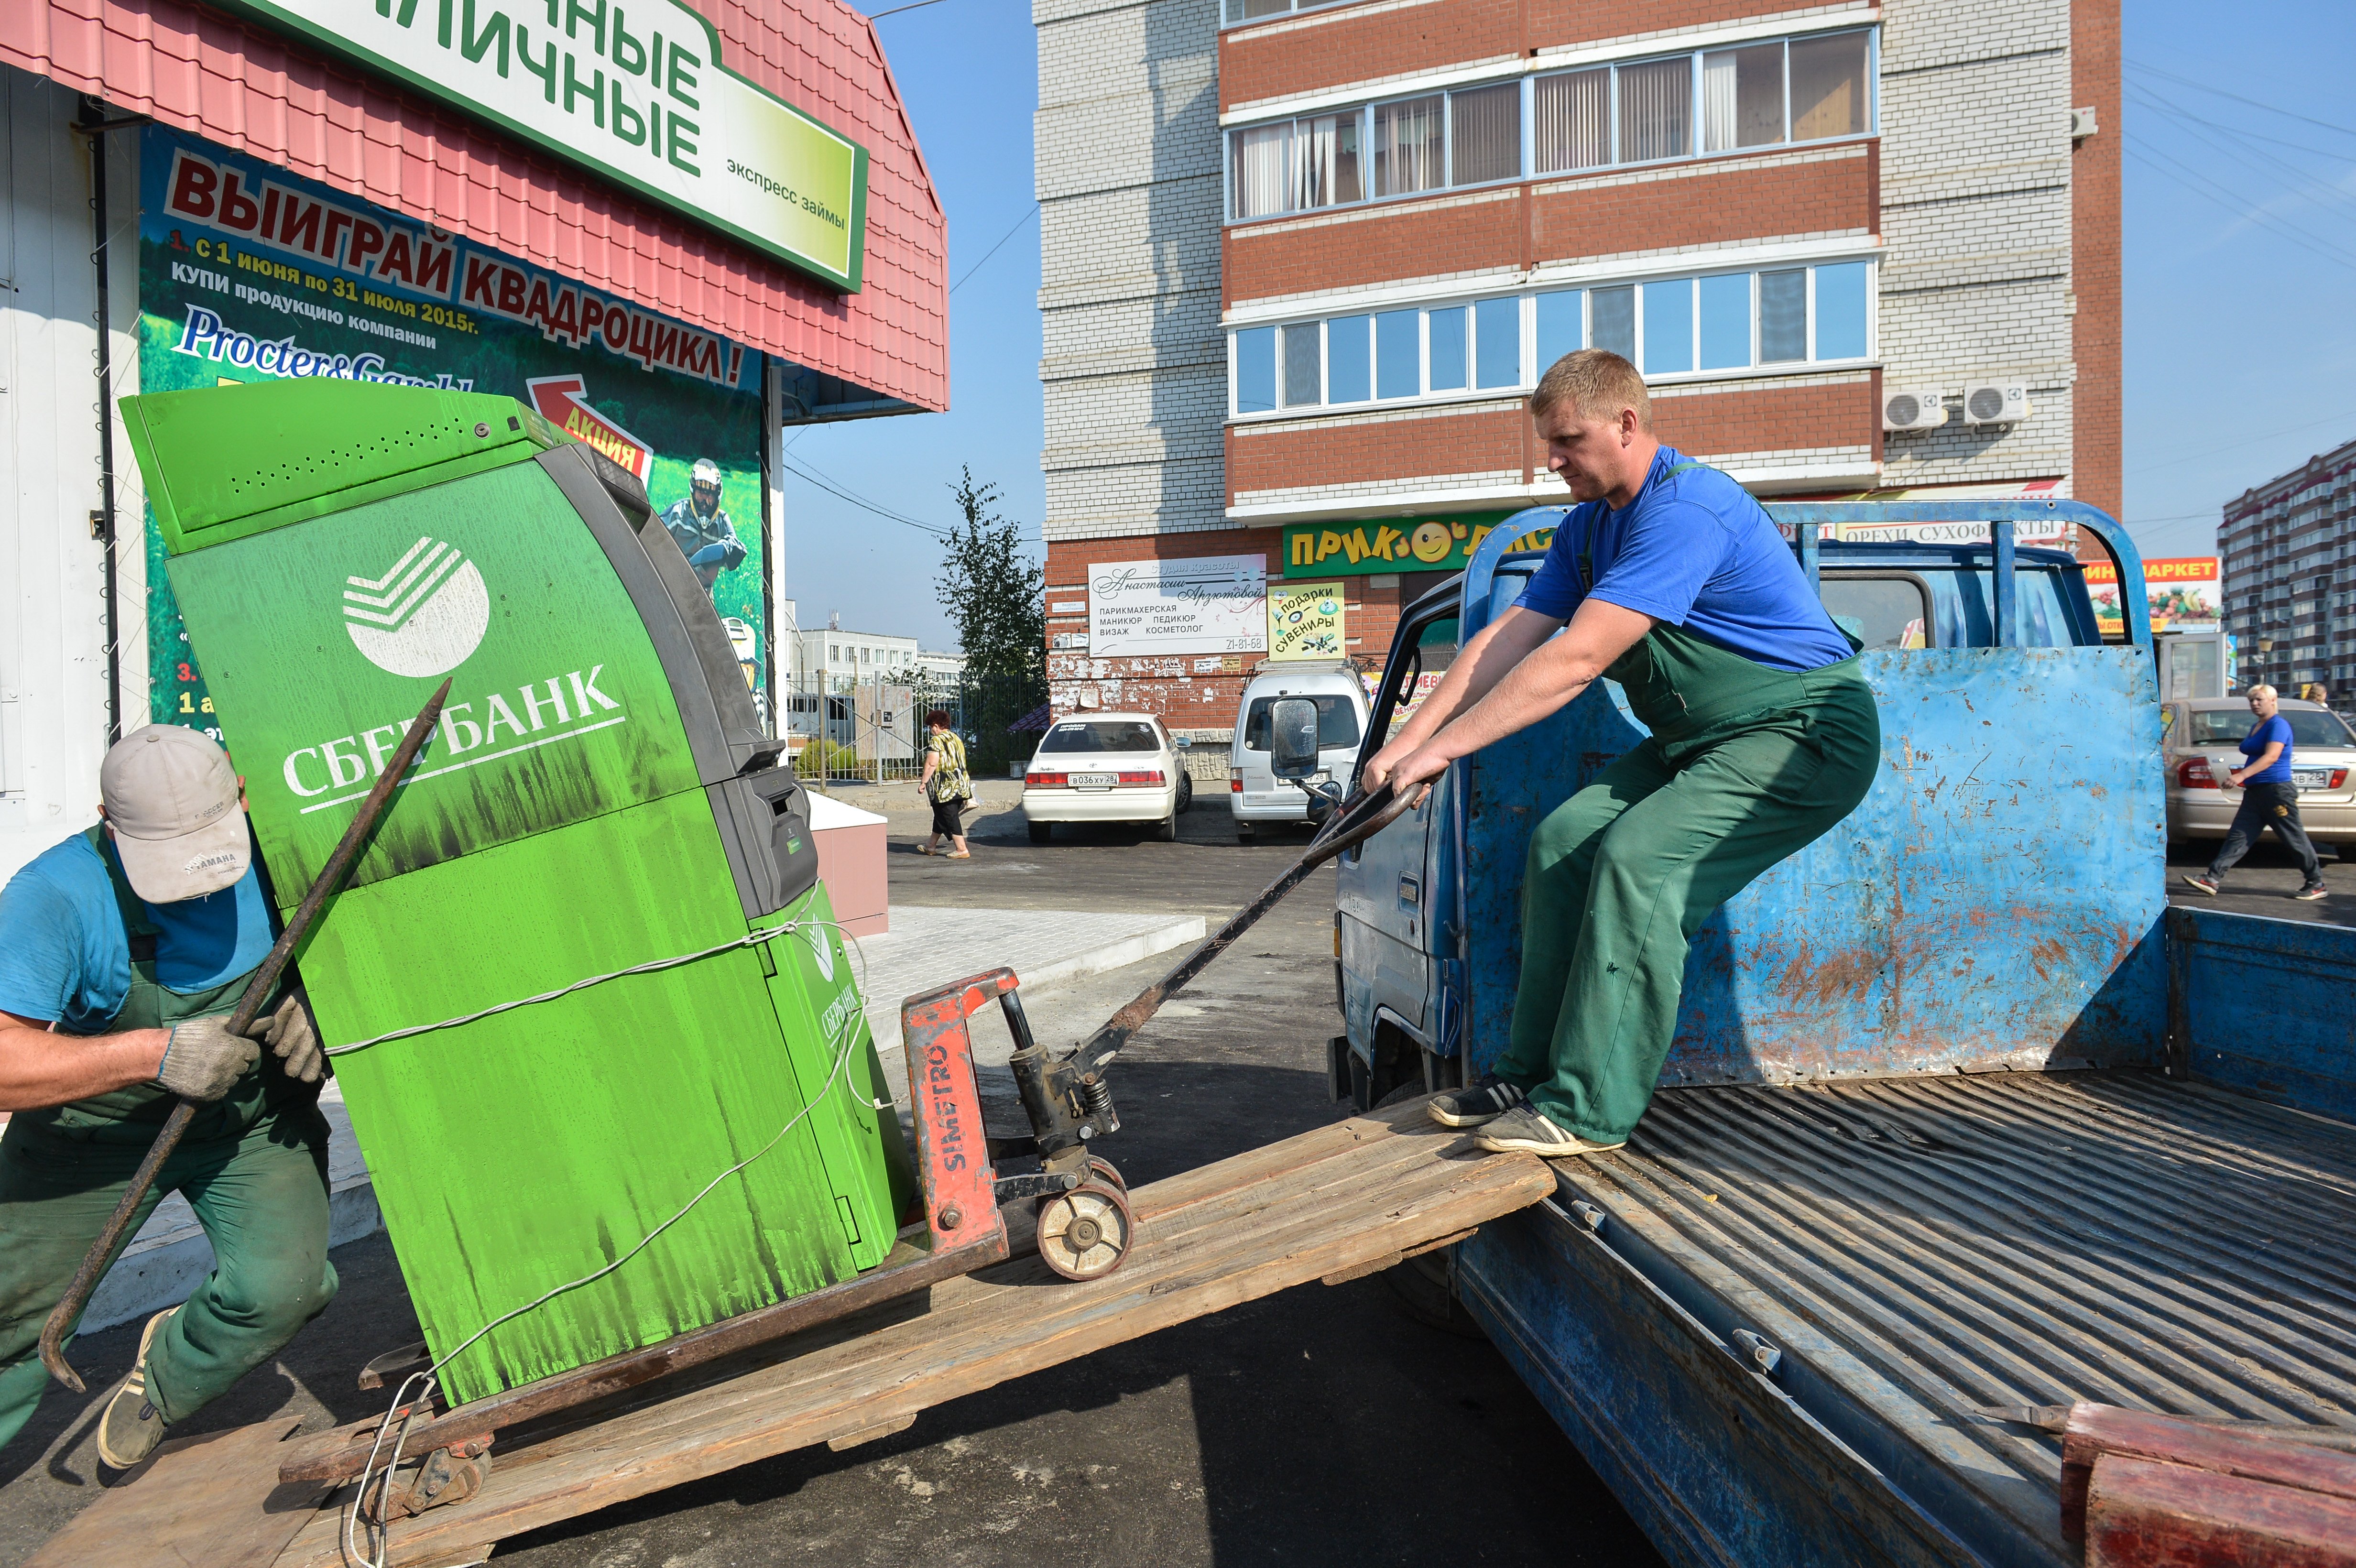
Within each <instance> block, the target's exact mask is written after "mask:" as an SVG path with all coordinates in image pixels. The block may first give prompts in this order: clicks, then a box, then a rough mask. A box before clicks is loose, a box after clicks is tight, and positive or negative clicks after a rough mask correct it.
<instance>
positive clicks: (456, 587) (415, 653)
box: [344, 538, 491, 676]
mask: <svg viewBox="0 0 2356 1568" xmlns="http://www.w3.org/2000/svg"><path fill="white" fill-rule="evenodd" d="M344 583H345V588H344V630H346V631H347V632H349V633H350V634H351V635H352V645H353V646H354V647H356V648H358V649H359V651H360V656H362V657H364V658H366V659H367V660H368V661H369V663H370V664H372V665H374V666H376V667H377V668H379V669H380V670H384V671H386V672H387V673H388V674H391V675H407V676H427V675H447V674H449V673H450V671H452V670H454V669H456V668H457V667H459V666H460V665H462V664H464V663H466V658H467V656H469V655H470V654H472V653H473V652H474V651H475V650H476V649H477V648H478V647H480V646H481V645H482V642H483V633H484V631H485V629H486V628H487V627H488V626H489V625H490V624H491V595H490V591H489V590H488V589H487V588H485V587H484V586H483V574H482V573H481V572H479V571H476V570H475V563H474V562H473V561H471V560H467V559H466V555H465V553H464V552H463V551H461V550H460V549H458V548H457V547H456V546H455V545H452V544H445V543H444V542H442V541H441V540H439V539H430V538H428V539H419V540H418V541H417V542H416V543H415V544H413V545H411V546H410V547H409V550H408V553H406V554H405V555H403V556H402V558H401V559H400V560H396V561H394V562H393V563H392V567H391V570H390V571H387V572H386V573H385V574H384V575H383V576H382V577H347V578H345V579H344Z"/></svg>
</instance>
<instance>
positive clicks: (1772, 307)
mask: <svg viewBox="0 0 2356 1568" xmlns="http://www.w3.org/2000/svg"><path fill="white" fill-rule="evenodd" d="M1806 357H1808V272H1807V269H1806V268H1804V267H1794V268H1793V269H1791V270H1790V271H1789V272H1762V273H1760V274H1759V362H1760V363H1761V364H1762V365H1779V364H1783V363H1785V362H1787V361H1790V360H1794V359H1805V358H1806Z"/></svg>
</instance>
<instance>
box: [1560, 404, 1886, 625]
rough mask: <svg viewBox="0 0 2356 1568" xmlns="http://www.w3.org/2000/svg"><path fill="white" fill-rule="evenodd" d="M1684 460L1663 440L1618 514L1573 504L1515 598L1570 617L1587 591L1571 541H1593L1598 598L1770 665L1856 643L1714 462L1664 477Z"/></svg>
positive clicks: (1593, 504)
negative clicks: (1638, 486) (1632, 496)
mask: <svg viewBox="0 0 2356 1568" xmlns="http://www.w3.org/2000/svg"><path fill="white" fill-rule="evenodd" d="M1684 461H1685V457H1684V455H1683V454H1682V453H1677V452H1675V451H1673V450H1671V449H1670V448H1668V447H1665V446H1664V447H1662V448H1661V450H1660V452H1659V453H1657V454H1655V457H1654V458H1653V468H1652V472H1651V473H1650V474H1648V475H1645V478H1644V488H1642V489H1641V490H1638V491H1637V492H1636V498H1635V499H1634V500H1633V501H1631V502H1630V503H1629V504H1628V505H1627V507H1624V508H1623V509H1622V510H1620V511H1617V512H1615V511H1613V510H1612V508H1611V507H1608V506H1606V505H1605V504H1604V503H1603V502H1601V501H1590V502H1587V503H1586V504H1585V505H1583V506H1579V507H1572V508H1571V509H1570V511H1569V515H1567V516H1566V517H1564V518H1563V520H1562V526H1561V527H1560V528H1557V529H1556V530H1555V535H1554V546H1553V548H1552V549H1548V550H1547V558H1546V560H1544V561H1542V562H1540V563H1539V565H1538V569H1537V572H1536V573H1535V574H1533V575H1532V577H1531V578H1530V582H1529V586H1528V587H1526V588H1525V589H1523V590H1522V594H1521V597H1520V598H1518V599H1516V600H1515V601H1514V603H1515V604H1516V605H1518V606H1520V607H1521V608H1523V609H1525V610H1535V611H1536V612H1537V613H1539V614H1541V615H1547V616H1550V617H1554V618H1556V619H1559V620H1565V621H1568V620H1569V619H1570V615H1571V612H1573V611H1574V610H1577V609H1578V608H1579V604H1580V600H1581V599H1583V598H1584V597H1585V594H1582V593H1581V592H1580V588H1579V562H1578V559H1577V558H1578V555H1579V552H1580V549H1581V547H1582V546H1583V545H1585V544H1586V542H1587V541H1588V540H1589V539H1590V538H1591V539H1593V541H1594V542H1593V544H1592V546H1591V551H1592V558H1593V566H1594V579H1595V586H1594V588H1593V589H1592V590H1590V592H1593V593H1594V595H1595V596H1596V597H1597V598H1598V599H1601V600H1603V601H1604V602H1605V603H1612V604H1617V605H1619V606H1620V607H1621V608H1622V609H1625V610H1634V611H1637V612H1638V613H1642V614H1646V615H1650V616H1652V617H1653V618H1654V619H1655V620H1656V621H1665V622H1667V623H1668V624H1671V625H1673V626H1682V627H1684V628H1685V629H1686V630H1687V631H1688V632H1691V633H1693V634H1694V635H1697V636H1698V637H1701V638H1703V639H1705V640H1707V641H1708V642H1712V643H1715V644H1717V645H1719V647H1722V648H1724V649H1726V650H1727V651H1728V652H1730V653H1735V654H1740V655H1741V656H1743V657H1744V658H1747V659H1750V660H1751V661H1752V662H1754V663H1757V664H1762V665H1765V666H1766V667H1768V668H1770V669H1780V670H1791V671H1794V672H1796V671H1801V670H1811V669H1822V668H1824V667H1825V666H1826V665H1829V664H1838V663H1839V662H1840V661H1841V660H1843V659H1845V658H1847V657H1848V656H1849V655H1850V654H1851V653H1852V652H1853V651H1854V650H1853V649H1851V648H1850V646H1849V645H1848V639H1847V637H1845V636H1843V635H1841V633H1840V628H1838V627H1837V626H1835V625H1834V624H1833V620H1832V617H1831V616H1830V615H1828V614H1826V613H1825V606H1824V602H1823V601H1822V600H1820V599H1818V598H1817V597H1816V595H1815V593H1814V592H1811V591H1810V589H1809V587H1808V580H1807V578H1806V576H1805V575H1804V574H1803V573H1802V572H1801V571H1800V563H1799V560H1797V558H1795V557H1794V555H1793V553H1792V547H1791V546H1790V545H1789V544H1787V543H1785V542H1784V539H1783V535H1782V534H1780V533H1778V532H1777V531H1776V529H1775V523H1774V519H1773V518H1772V517H1768V515H1767V513H1766V511H1765V510H1764V508H1762V507H1761V506H1760V505H1759V503H1758V502H1756V501H1754V500H1752V499H1751V493H1750V492H1749V491H1747V490H1745V489H1744V488H1743V487H1742V486H1741V485H1737V484H1736V483H1735V482H1734V481H1733V480H1731V479H1729V478H1728V477H1727V476H1726V475H1723V474H1720V473H1719V471H1718V470H1716V469H1715V468H1689V469H1687V471H1686V472H1685V473H1683V474H1680V475H1677V476H1676V478H1674V479H1669V478H1665V477H1663V476H1664V475H1666V474H1667V473H1668V471H1669V470H1670V469H1671V468H1673V467H1675V466H1676V464H1680V463H1682V462H1684Z"/></svg>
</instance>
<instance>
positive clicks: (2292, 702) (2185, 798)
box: [2160, 697, 2356, 859]
mask: <svg viewBox="0 0 2356 1568" xmlns="http://www.w3.org/2000/svg"><path fill="white" fill-rule="evenodd" d="M2160 708H2161V712H2162V713H2163V714H2164V715H2165V722H2166V725H2167V730H2166V739H2165V740H2164V741H2162V743H2161V749H2160V755H2161V756H2162V757H2163V758H2165V759H2166V765H2167V768H2168V837H2169V842H2170V843H2174V842H2176V841H2177V840H2179V839H2185V838H2222V837H2225V829H2226V828H2228V827H2231V826H2233V812H2234V809H2235V808H2236V807H2238V806H2239V805H2241V804H2242V792H2241V791H2240V790H2237V789H2234V788H2233V787H2232V786H2230V785H2228V784H2226V783H2225V775H2226V773H2227V772H2228V771H2229V770H2231V769H2233V768H2238V767H2240V766H2241V765H2242V764H2243V763H2244V762H2246V761H2247V760H2248V759H2246V758H2245V757H2244V756H2243V755H2242V752H2241V745H2242V737H2243V736H2244V735H2246V734H2248V733H2249V732H2250V727H2251V726H2252V725H2254V724H2255V723H2256V722H2257V720H2256V719H2255V718H2254V716H2253V715H2252V714H2251V712H2250V704H2249V699H2246V698H2241V697H2195V698H2190V699H2180V700H2178V701H2175V702H2167V703H2162V704H2161V705H2160ZM2278 711H2279V712H2280V713H2281V714H2282V716H2283V717H2284V718H2285V719H2287V720H2290V771H2291V782H2292V783H2294V784H2297V786H2298V816H2299V821H2300V823H2301V824H2302V825H2304V826H2305V827H2306V828H2307V835H2308V837H2310V838H2312V839H2314V840H2315V845H2316V848H2318V849H2323V848H2330V847H2334V846H2336V847H2338V848H2339V849H2340V855H2341V857H2342V858H2343V859H2356V732H2351V731H2350V730H2349V728H2348V725H2347V723H2346V722H2345V721H2344V720H2341V719H2340V716H2339V715H2338V714H2336V713H2334V712H2332V711H2331V710H2330V709H2328V708H2325V707H2323V706H2322V705H2321V704H2319V703H2314V702H2301V701H2298V700H2297V699H2293V698H2287V697H2286V698H2284V699H2282V702H2281V706H2280V708H2279V709H2278Z"/></svg>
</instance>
